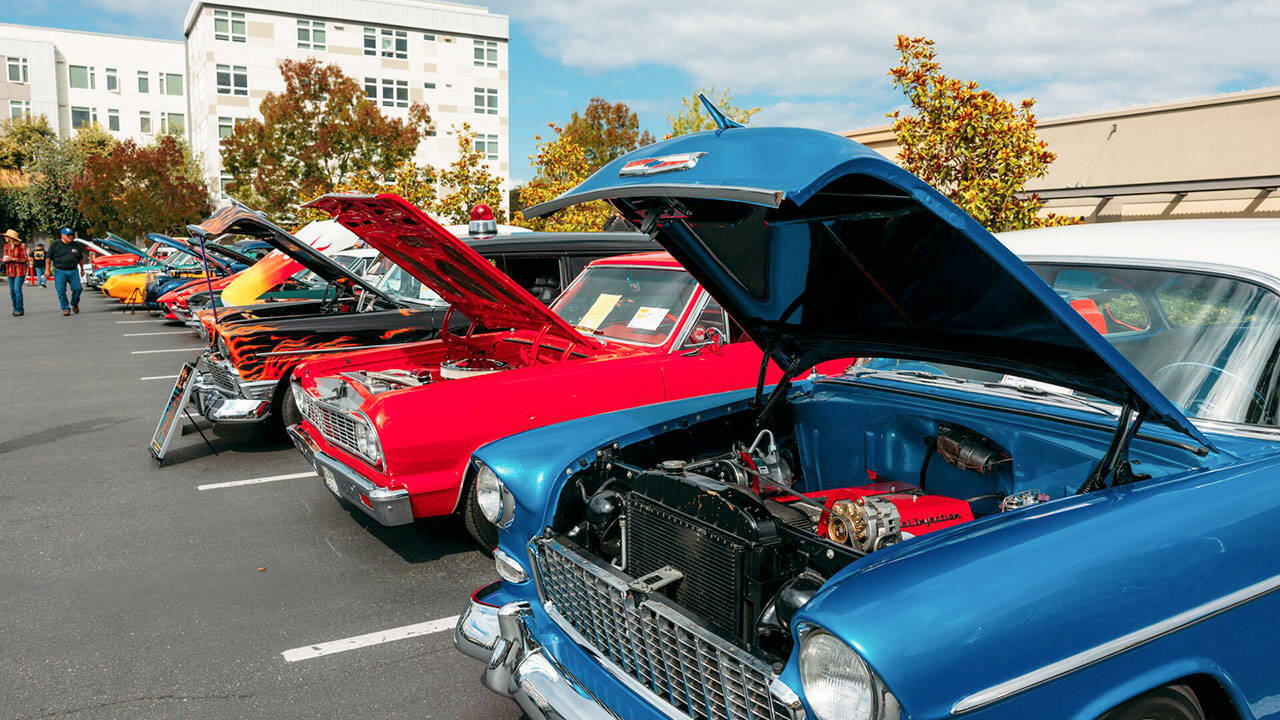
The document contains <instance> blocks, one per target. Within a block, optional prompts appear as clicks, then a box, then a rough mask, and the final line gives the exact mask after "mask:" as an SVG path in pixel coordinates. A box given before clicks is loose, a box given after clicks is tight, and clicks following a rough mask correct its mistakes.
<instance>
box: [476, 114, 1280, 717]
mask: <svg viewBox="0 0 1280 720" xmlns="http://www.w3.org/2000/svg"><path fill="white" fill-rule="evenodd" d="M597 199H604V200H607V201H609V202H610V203H612V204H613V206H614V207H615V208H616V209H617V210H618V212H620V213H621V214H622V215H623V216H624V217H626V218H627V219H628V220H629V221H631V222H633V223H634V224H635V225H636V226H637V227H640V228H642V229H643V230H644V231H645V232H647V233H650V234H651V235H652V236H653V237H654V238H655V239H656V240H657V241H658V242H659V243H661V244H662V245H663V246H665V247H666V248H667V249H668V250H670V252H671V253H672V254H673V255H675V256H676V257H677V258H678V259H679V260H680V261H681V262H682V263H683V264H684V265H685V266H686V267H687V268H688V269H689V271H690V272H691V273H692V274H693V275H694V276H695V277H696V278H697V279H698V280H699V282H701V283H702V284H703V286H704V287H706V288H707V289H708V290H709V291H710V292H711V293H712V295H714V296H715V297H716V299H718V300H719V301H720V302H721V304H722V305H723V306H724V308H725V309H726V310H727V311H728V312H729V313H730V314H731V315H732V316H733V317H734V318H735V319H736V320H737V321H738V322H739V323H741V325H742V327H743V329H745V330H746V332H747V333H748V334H749V335H750V336H751V338H752V339H753V340H754V341H755V342H757V343H758V344H759V345H760V346H761V347H763V348H764V349H765V350H766V353H767V355H768V356H769V357H771V358H772V359H773V361H774V362H776V363H777V364H778V365H779V366H780V367H782V368H784V369H785V376H784V377H785V378H786V379H784V380H783V381H782V382H780V383H778V384H777V385H776V386H774V387H773V388H772V389H770V388H766V387H763V386H762V387H760V388H758V389H757V390H756V391H755V392H754V393H752V392H746V393H731V394H723V395H714V396H707V397H702V398H696V399H690V400H683V401H678V402H672V403H666V404H661V405H653V406H648V407H643V408H637V409H633V410H627V411H621V412H616V413H611V414H607V415H601V416H597V417H592V418H587V419H584V420H579V421H575V422H570V423H565V424H561V425H555V426H550V427H546V428H542V429H539V430H534V431H531V432H528V433H524V434H521V435H516V436H513V437H510V438H506V439H504V440H501V441H498V442H495V443H492V444H490V445H487V446H485V447H483V448H481V449H480V450H479V451H477V453H476V455H475V458H474V462H475V469H474V474H475V477H476V481H475V482H476V483H477V493H478V496H479V498H480V505H481V508H482V510H483V511H484V514H485V516H486V517H487V518H489V519H490V521H492V522H494V524H496V525H497V526H499V528H500V529H501V530H500V533H499V538H500V540H499V544H498V547H497V548H496V549H495V550H494V558H495V562H496V566H497V571H498V574H499V575H500V577H501V578H502V580H501V581H500V582H497V583H494V584H492V585H489V586H486V587H483V588H481V589H479V590H477V591H476V593H475V594H474V595H473V596H472V598H471V601H470V602H469V603H468V606H467V607H466V609H465V610H464V612H463V614H462V616H461V618H460V620H459V623H458V627H457V630H456V633H455V643H456V644H457V647H458V648H459V649H460V650H462V651H463V652H465V653H466V654H468V655H470V656H473V657H476V658H479V659H482V660H484V661H486V662H487V663H488V664H487V666H486V668H485V671H484V682H485V684H486V686H487V687H489V688H490V689H491V690H493V691H495V692H497V693H500V694H503V695H506V696H510V697H512V698H514V699H515V700H516V701H517V702H518V703H519V704H520V706H521V707H522V708H523V709H524V710H525V712H527V713H528V715H529V716H531V717H533V718H559V717H591V718H613V717H621V718H661V717H667V718H686V717H689V718H708V719H710V718H721V719H732V720H739V719H742V720H745V719H748V718H767V719H770V720H779V719H789V720H793V719H795V718H802V717H805V718H816V720H836V719H837V718H841V719H845V718H847V719H850V720H898V719H903V718H911V719H913V720H924V719H937V720H940V719H941V718H966V719H967V718H972V719H973V720H979V719H981V720H994V719H995V718H1001V719H1005V718H1007V719H1014V718H1016V719H1018V720H1027V719H1028V718H1037V719H1040V718H1071V719H1073V720H1074V719H1080V720H1084V719H1093V718H1106V720H1211V719H1214V718H1275V717H1280V595H1276V594H1274V593H1273V591H1275V590H1276V589H1277V588H1280V486H1276V485H1273V484H1272V483H1275V482H1276V481H1277V476H1278V474H1280V444H1277V440H1280V431H1278V428H1277V425H1280V352H1278V348H1280V342H1278V341H1280V279H1278V278H1280V224H1276V223H1271V222H1267V221H1261V222H1256V223H1250V222H1247V221H1246V222H1243V223H1238V224H1236V223H1232V222H1226V221H1223V222H1218V223H1210V224H1197V223H1195V222H1187V223H1185V224H1184V223H1182V222H1181V221H1179V222H1175V223H1165V224H1152V225H1150V226H1145V227H1142V226H1138V227H1135V226H1131V225H1126V224H1120V225H1115V226H1112V227H1100V226H1089V227H1074V228H1062V229H1051V230H1041V231H1030V232H1025V233H1014V234H1010V235H1008V236H1004V237H1002V239H997V238H996V237H994V236H993V235H991V234H990V233H989V232H987V231H986V230H985V229H983V228H982V227H981V226H979V225H978V224H977V223H976V222H975V221H974V220H973V219H971V218H970V217H968V216H967V215H966V214H964V213H963V212H962V211H961V210H959V209H958V208H956V207H955V206H954V205H953V204H952V203H951V202H949V201H948V200H947V199H945V198H944V197H943V196H942V195H941V194H939V193H938V192H936V191H935V190H934V189H933V188H931V187H929V186H928V185H926V184H925V183H923V182H921V181H920V180H919V179H917V178H916V177H914V176H912V175H911V174H909V173H907V172H906V171H904V170H902V169H900V168H898V167H897V166H895V165H894V164H893V163H891V162H889V161H888V160H886V159H885V158H883V157H881V156H880V155H878V154H876V153H874V152H872V151H870V150H868V149H867V148H865V147H863V146H861V145H858V144H856V143H853V142H851V141H849V140H847V139H845V138H842V137H838V136H835V135H831V134H827V133H822V132H817V131H810V130H800V129H785V128H740V127H733V126H732V125H730V124H728V123H726V124H725V126H724V127H722V128H721V129H720V130H719V131H714V132H705V133H699V134H694V135H687V136H682V137H678V138H674V139H672V140H668V141H665V142H663V143H660V144H657V145H653V146H650V147H647V148H644V149H641V150H638V151H636V152H633V153H631V154H629V155H626V156H624V157H622V158H619V159H618V160H616V161H614V162H612V163H610V164H609V165H607V166H605V167H604V168H603V169H601V170H600V171H599V172H597V173H596V174H595V175H593V176H592V177H591V178H589V179H588V180H587V181H586V182H584V183H583V184H582V185H581V186H579V187H577V188H575V189H574V190H572V191H570V192H568V193H566V194H565V195H564V196H561V197H560V198H558V199H556V200H553V201H552V202H550V203H548V204H546V205H544V206H541V207H537V208H532V209H531V210H530V211H529V212H533V213H546V212H552V211H554V210H556V209H558V208H561V207H564V206H568V205H571V204H574V203H578V202H583V201H589V200H597ZM1002 240H1003V242H1002ZM1259 264H1261V265H1262V266H1265V267H1266V268H1269V269H1270V272H1268V271H1264V270H1261V269H1259ZM1271 273H1275V274H1271ZM847 357H856V358H859V360H858V361H856V362H855V363H854V364H853V366H851V367H850V369H849V370H848V371H846V372H845V373H843V374H840V375H829V376H816V375H814V374H813V373H811V372H808V369H809V368H811V367H813V366H814V365H816V364H817V363H819V362H823V361H827V360H832V359H836V358H847ZM802 376H803V377H802ZM1189 417H1193V418H1195V419H1194V420H1191V419H1189Z"/></svg>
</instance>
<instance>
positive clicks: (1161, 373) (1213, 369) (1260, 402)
mask: <svg viewBox="0 0 1280 720" xmlns="http://www.w3.org/2000/svg"><path fill="white" fill-rule="evenodd" d="M1183 368H1187V369H1190V368H1194V369H1198V370H1208V371H1209V372H1210V373H1213V374H1216V375H1218V376H1220V377H1224V378H1228V379H1229V380H1231V381H1232V382H1234V383H1235V384H1237V385H1240V386H1242V387H1245V388H1247V389H1248V390H1249V391H1250V392H1251V393H1252V394H1253V398H1252V401H1251V403H1250V404H1251V406H1252V405H1256V406H1257V407H1258V409H1262V408H1265V407H1266V405H1267V398H1266V397H1265V396H1264V395H1263V394H1262V393H1260V392H1258V389H1257V388H1255V387H1254V386H1253V384H1252V383H1250V382H1249V381H1248V380H1245V379H1244V378H1242V377H1240V376H1239V375H1236V374H1235V373H1233V372H1231V371H1229V370H1226V369H1223V368H1220V367H1218V366H1217V365H1210V364H1209V363H1202V362H1191V361H1183V362H1175V363H1169V364H1168V365H1165V366H1164V367H1162V368H1160V369H1159V370H1157V371H1155V372H1154V373H1153V374H1152V375H1151V383H1152V384H1153V385H1156V386H1159V385H1160V384H1161V380H1163V379H1164V378H1166V377H1167V376H1168V375H1169V373H1171V372H1174V371H1176V370H1179V369H1183ZM1193 408H1194V409H1193ZM1182 410H1183V411H1185V412H1187V413H1189V414H1193V415H1201V416H1210V415H1212V414H1214V412H1216V411H1219V410H1220V408H1218V407H1217V406H1216V405H1214V404H1213V403H1209V402H1207V401H1200V402H1197V403H1195V404H1194V406H1191V405H1189V406H1187V407H1184V408H1182ZM1197 410H1198V412H1197ZM1206 411H1214V412H1206Z"/></svg>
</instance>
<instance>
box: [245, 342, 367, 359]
mask: <svg viewBox="0 0 1280 720" xmlns="http://www.w3.org/2000/svg"><path fill="white" fill-rule="evenodd" d="M384 347H386V345H351V346H349V347H335V348H313V349H308V350H276V351H274V352H264V353H258V354H257V355H255V356H254V357H276V356H279V355H320V354H323V353H338V352H348V351H350V350H372V349H373V348H384Z"/></svg>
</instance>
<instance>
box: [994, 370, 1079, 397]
mask: <svg viewBox="0 0 1280 720" xmlns="http://www.w3.org/2000/svg"><path fill="white" fill-rule="evenodd" d="M1000 384H1001V385H1012V386H1014V387H1027V388H1035V389H1036V390H1047V391H1049V392H1056V393H1062V394H1064V395H1075V391H1074V390H1072V389H1071V388H1069V387H1062V386H1061V385H1054V384H1053V383H1047V382H1040V381H1039V380H1029V379H1027V378H1024V377H1018V376H1017V375H1005V376H1004V377H1002V378H1000Z"/></svg>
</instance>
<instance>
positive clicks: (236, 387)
mask: <svg viewBox="0 0 1280 720" xmlns="http://www.w3.org/2000/svg"><path fill="white" fill-rule="evenodd" d="M205 376H206V377H208V378H209V379H210V380H212V381H213V384H214V385H217V386H218V387H220V388H222V389H223V390H226V391H228V392H230V393H233V394H235V395H239V394H240V378H239V377H238V374H237V373H236V371H235V370H233V369H232V368H231V366H230V365H227V364H226V363H225V362H223V361H221V360H209V361H207V362H206V363H205Z"/></svg>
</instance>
